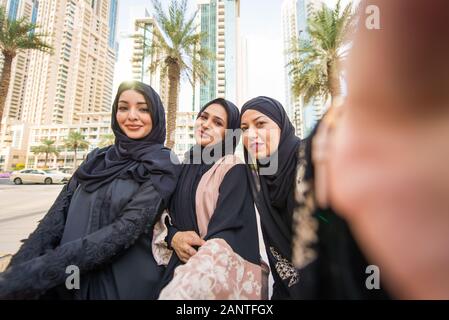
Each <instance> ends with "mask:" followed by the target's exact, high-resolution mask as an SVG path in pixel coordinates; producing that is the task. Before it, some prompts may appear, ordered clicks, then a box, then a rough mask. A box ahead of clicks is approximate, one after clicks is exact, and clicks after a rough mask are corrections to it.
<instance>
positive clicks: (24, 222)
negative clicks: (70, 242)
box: [0, 179, 63, 257]
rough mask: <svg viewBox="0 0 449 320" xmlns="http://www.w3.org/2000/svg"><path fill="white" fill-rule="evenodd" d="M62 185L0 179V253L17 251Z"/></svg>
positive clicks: (0, 254)
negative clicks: (20, 183)
mask: <svg viewBox="0 0 449 320" xmlns="http://www.w3.org/2000/svg"><path fill="white" fill-rule="evenodd" d="M62 187H63V185H37V184H33V185H31V184H30V185H18V186H16V185H14V184H12V183H10V182H9V180H8V179H0V201H1V207H0V208H1V209H0V257H1V256H3V255H6V254H14V253H15V252H17V250H18V249H19V247H20V245H21V242H20V240H22V239H26V238H27V237H28V235H29V234H30V233H31V232H32V231H33V230H34V229H35V228H36V226H37V223H38V221H39V220H41V219H42V217H43V216H44V215H45V213H46V212H47V210H48V209H49V208H50V207H51V205H52V204H53V201H54V200H55V199H56V197H57V196H58V194H59V192H60V191H61V189H62Z"/></svg>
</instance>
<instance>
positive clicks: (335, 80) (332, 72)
mask: <svg viewBox="0 0 449 320" xmlns="http://www.w3.org/2000/svg"><path fill="white" fill-rule="evenodd" d="M327 70H328V75H329V79H328V81H329V91H330V94H331V106H333V105H334V103H335V100H336V99H338V98H339V97H340V96H341V87H340V77H339V72H338V67H337V66H336V65H335V63H328V65H327Z"/></svg>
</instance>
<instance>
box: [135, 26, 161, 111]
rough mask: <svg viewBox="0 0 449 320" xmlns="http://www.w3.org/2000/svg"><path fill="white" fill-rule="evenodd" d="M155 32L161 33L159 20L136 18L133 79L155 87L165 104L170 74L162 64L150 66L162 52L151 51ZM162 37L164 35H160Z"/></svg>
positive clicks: (158, 58)
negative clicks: (155, 66)
mask: <svg viewBox="0 0 449 320" xmlns="http://www.w3.org/2000/svg"><path fill="white" fill-rule="evenodd" d="M154 33H157V34H159V35H161V31H160V29H159V26H158V25H157V22H156V21H155V20H154V19H153V18H151V17H146V18H141V19H136V20H135V23H134V34H133V41H134V44H133V56H132V72H133V79H134V80H137V81H141V82H144V83H146V84H149V85H150V86H152V87H153V89H154V90H155V91H156V92H157V93H159V95H160V97H161V100H162V102H163V104H164V106H167V105H168V85H169V80H168V75H167V73H165V74H164V73H163V72H162V68H160V66H161V65H162V63H163V62H161V63H159V64H158V67H157V68H156V69H155V70H153V71H151V70H150V66H151V64H152V63H153V62H155V61H158V60H160V59H161V54H160V53H157V52H154V53H151V54H150V52H149V50H148V49H149V48H150V47H151V45H152V43H153V41H154V40H155V39H154ZM158 38H160V39H162V37H161V36H160V37H158Z"/></svg>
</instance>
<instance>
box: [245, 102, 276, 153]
mask: <svg viewBox="0 0 449 320" xmlns="http://www.w3.org/2000/svg"><path fill="white" fill-rule="evenodd" d="M240 128H241V129H242V138H243V145H244V146H245V148H246V150H247V151H248V152H249V153H250V155H251V156H252V157H253V158H255V159H263V158H266V157H269V156H270V155H271V154H273V153H274V152H275V151H276V150H277V148H278V146H279V141H280V137H281V129H280V128H279V126H278V125H277V124H276V122H274V121H273V120H271V119H270V118H269V117H267V116H266V115H264V114H263V113H261V112H259V111H256V110H252V109H250V110H247V111H245V113H244V114H243V115H242V121H241V125H240Z"/></svg>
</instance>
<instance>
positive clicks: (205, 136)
mask: <svg viewBox="0 0 449 320" xmlns="http://www.w3.org/2000/svg"><path fill="white" fill-rule="evenodd" d="M227 127H228V114H227V113H226V110H225V108H224V107H223V106H222V105H220V104H218V103H214V104H211V105H210V106H208V107H207V108H206V109H205V110H204V111H203V112H202V113H201V114H200V115H199V117H198V119H196V121H195V140H196V143H197V144H199V145H201V146H203V147H206V146H209V145H214V144H217V143H218V142H219V141H222V140H223V139H224V137H225V130H226V128H227Z"/></svg>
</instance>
